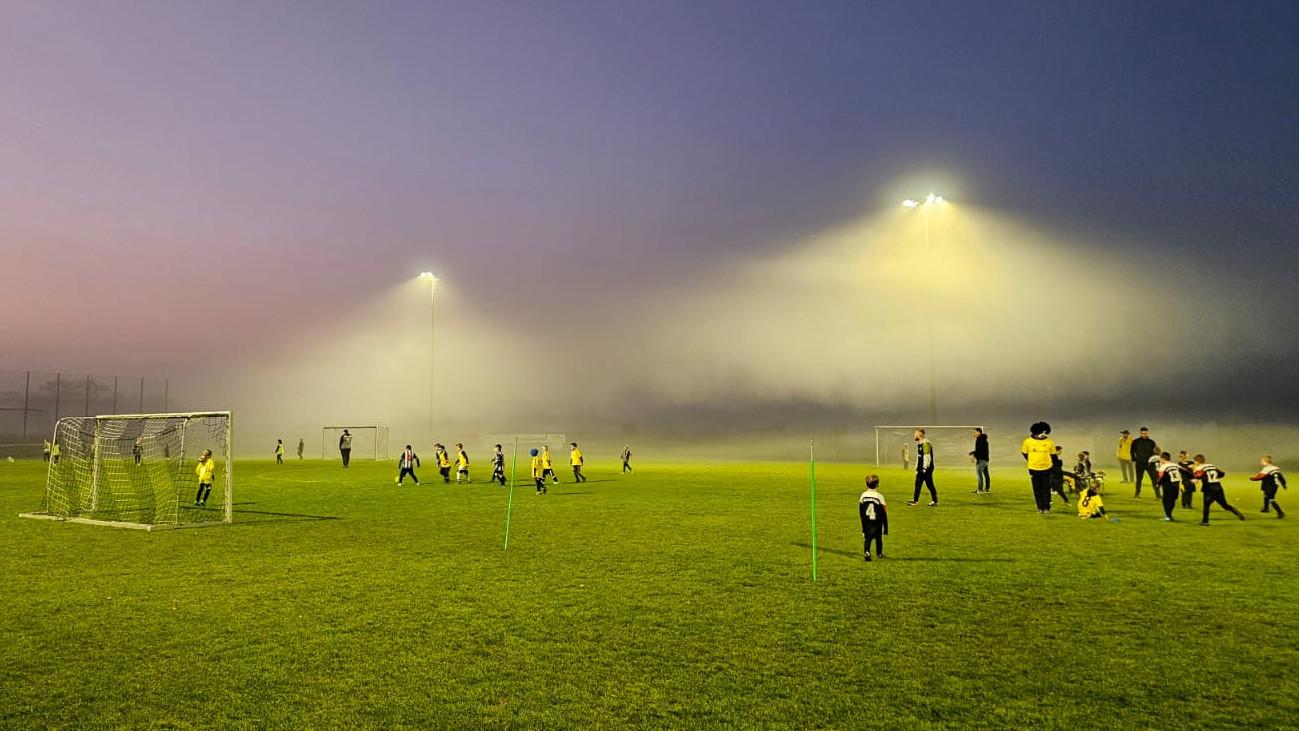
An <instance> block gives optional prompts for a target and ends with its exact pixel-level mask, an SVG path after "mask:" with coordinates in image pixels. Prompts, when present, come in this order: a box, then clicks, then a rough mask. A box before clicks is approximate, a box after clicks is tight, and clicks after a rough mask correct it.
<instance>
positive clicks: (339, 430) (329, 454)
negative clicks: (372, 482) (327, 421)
mask: <svg viewBox="0 0 1299 731" xmlns="http://www.w3.org/2000/svg"><path fill="white" fill-rule="evenodd" d="M344 431H347V433H348V434H349V435H351V437H352V459H388V427H386V426H378V425H375V426H326V427H322V428H321V429H320V458H321V459H331V458H333V457H337V456H339V454H338V451H339V449H340V446H339V444H340V442H339V440H340V439H341V438H342V436H343V432H344Z"/></svg>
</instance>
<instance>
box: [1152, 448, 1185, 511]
mask: <svg viewBox="0 0 1299 731" xmlns="http://www.w3.org/2000/svg"><path fill="white" fill-rule="evenodd" d="M1155 489H1156V491H1157V492H1158V493H1159V499H1160V500H1162V501H1163V503H1164V521H1165V522H1169V523H1171V522H1172V521H1173V508H1176V507H1177V496H1178V494H1179V493H1180V492H1181V491H1182V468H1180V467H1178V466H1177V463H1176V462H1174V461H1173V455H1171V454H1169V453H1168V452H1160V453H1159V462H1158V463H1157V464H1156V467H1155Z"/></svg>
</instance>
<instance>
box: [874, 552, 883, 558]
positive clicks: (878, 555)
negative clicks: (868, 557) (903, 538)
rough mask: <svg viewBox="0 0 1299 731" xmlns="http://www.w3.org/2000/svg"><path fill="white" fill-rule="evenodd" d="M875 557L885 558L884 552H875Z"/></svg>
mask: <svg viewBox="0 0 1299 731" xmlns="http://www.w3.org/2000/svg"><path fill="white" fill-rule="evenodd" d="M875 558H884V554H882V553H877V554H875Z"/></svg>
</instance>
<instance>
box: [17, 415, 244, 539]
mask: <svg viewBox="0 0 1299 731" xmlns="http://www.w3.org/2000/svg"><path fill="white" fill-rule="evenodd" d="M232 422H233V420H232V419H231V415H230V412H229V411H217V412H201V413H185V414H131V415H114V416H85V417H82V416H75V417H66V418H63V419H59V421H58V422H57V423H56V424H55V426H54V439H53V443H54V444H56V445H58V448H59V449H58V457H57V458H54V459H51V460H50V464H49V466H48V468H47V472H46V479H45V497H44V499H43V500H42V502H41V509H40V510H39V511H37V512H35V513H24V514H23V517H27V518H47V519H54V520H69V521H74V522H79V523H93V524H99V525H112V526H120V527H126V528H143V529H146V530H153V529H158V528H178V527H182V526H193V525H211V524H220V523H229V522H231V520H232V519H233V513H234V509H233V505H234V503H233V499H234V496H233V492H232V487H233V474H232V467H231V466H232V464H233V462H232V456H233V454H232V445H233V440H232V438H231V436H232ZM208 450H211V455H212V456H211V459H212V460H213V471H212V475H211V480H212V483H211V484H212V488H211V493H210V494H208V495H206V496H205V497H206V499H205V501H204V502H205V504H204V505H203V506H200V505H197V504H196V503H197V502H198V498H199V495H198V492H199V477H198V474H197V473H196V471H195V468H196V465H197V464H198V461H199V458H200V456H201V455H203V454H204V453H205V452H206V451H208Z"/></svg>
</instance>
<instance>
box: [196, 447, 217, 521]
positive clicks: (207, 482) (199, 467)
mask: <svg viewBox="0 0 1299 731" xmlns="http://www.w3.org/2000/svg"><path fill="white" fill-rule="evenodd" d="M194 474H195V475H197V476H198V494H197V495H195V496H194V504H195V505H197V506H198V507H200V508H202V507H207V498H208V495H211V494H212V477H213V476H214V475H215V474H216V460H214V459H212V450H210V449H205V450H203V454H200V455H199V456H198V464H196V465H194Z"/></svg>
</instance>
